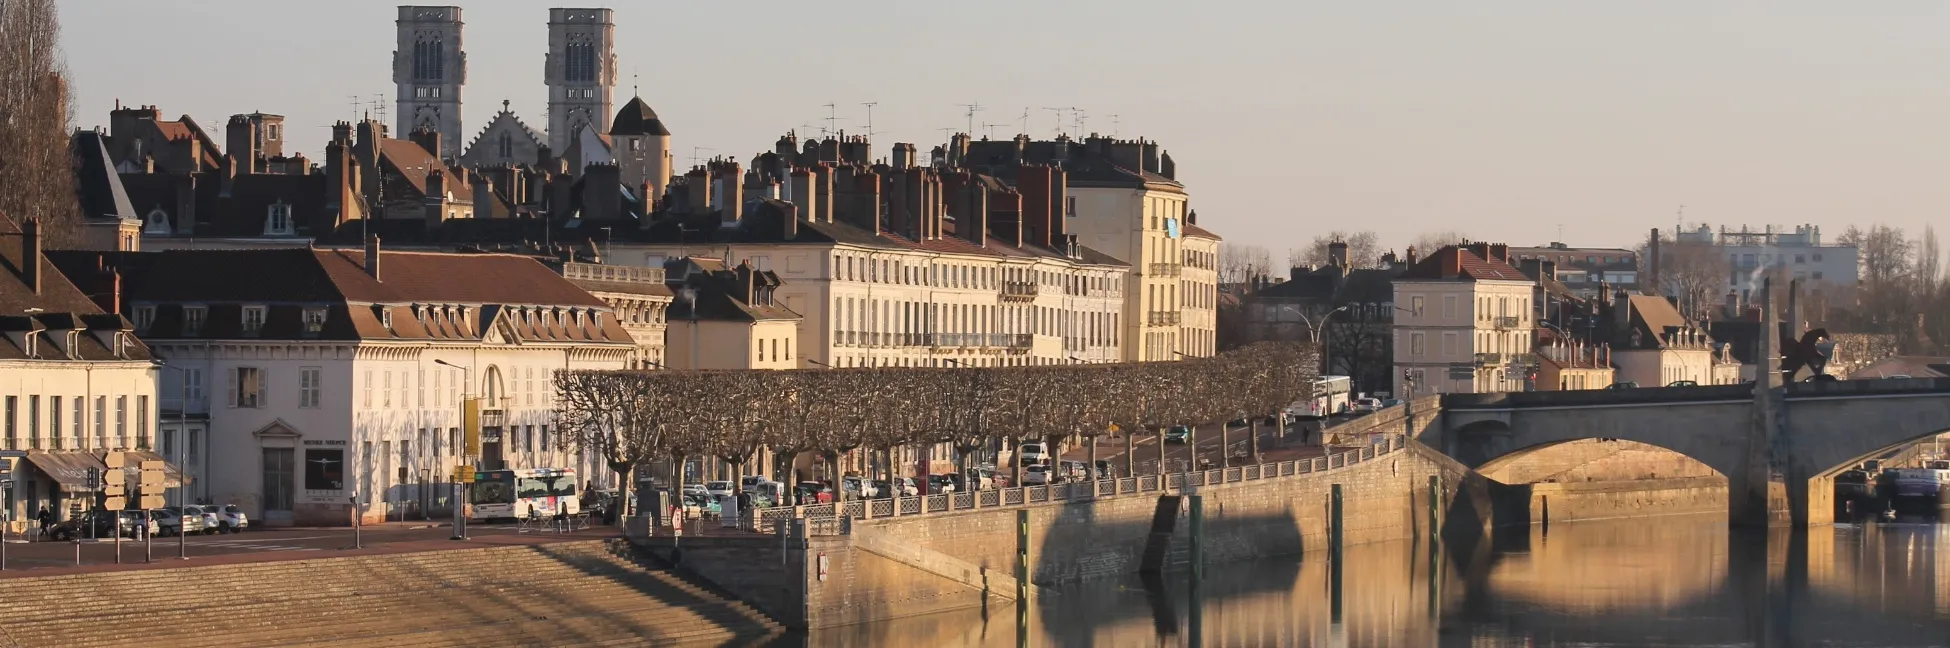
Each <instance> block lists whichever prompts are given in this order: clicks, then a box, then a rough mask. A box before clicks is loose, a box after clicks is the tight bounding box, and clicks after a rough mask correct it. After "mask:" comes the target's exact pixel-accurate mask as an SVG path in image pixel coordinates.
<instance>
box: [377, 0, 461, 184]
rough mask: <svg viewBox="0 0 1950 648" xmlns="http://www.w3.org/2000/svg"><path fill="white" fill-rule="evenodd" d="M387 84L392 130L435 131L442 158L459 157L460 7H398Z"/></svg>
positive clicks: (438, 153)
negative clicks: (393, 104)
mask: <svg viewBox="0 0 1950 648" xmlns="http://www.w3.org/2000/svg"><path fill="white" fill-rule="evenodd" d="M395 24H396V25H398V26H399V45H398V49H395V50H393V83H395V84H397V86H398V87H397V89H396V90H395V92H397V93H398V94H397V95H395V96H396V98H397V99H398V100H399V114H398V115H395V116H394V117H395V119H396V123H397V124H399V126H398V127H397V128H396V129H394V132H397V133H402V134H404V133H411V132H413V130H414V129H416V128H419V127H421V126H425V127H428V128H430V129H432V130H434V131H436V132H439V133H440V142H441V144H440V148H441V149H442V150H439V151H429V152H430V153H433V154H434V155H437V156H440V157H442V158H447V159H454V158H458V157H460V145H461V142H462V141H463V140H462V139H461V137H462V135H463V133H462V132H461V125H460V87H461V86H463V85H466V84H467V54H466V53H464V52H463V51H461V46H460V28H461V21H460V7H418V6H403V7H400V8H399V20H398V21H396V22H395Z"/></svg>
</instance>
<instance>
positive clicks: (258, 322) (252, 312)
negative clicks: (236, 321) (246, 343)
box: [244, 306, 264, 335]
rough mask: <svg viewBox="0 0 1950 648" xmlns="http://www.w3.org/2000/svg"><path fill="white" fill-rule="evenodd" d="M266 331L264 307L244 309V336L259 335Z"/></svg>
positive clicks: (247, 307) (246, 307)
mask: <svg viewBox="0 0 1950 648" xmlns="http://www.w3.org/2000/svg"><path fill="white" fill-rule="evenodd" d="M263 330H264V307H263V306H245V307H244V335H257V334H258V333H260V332H263Z"/></svg>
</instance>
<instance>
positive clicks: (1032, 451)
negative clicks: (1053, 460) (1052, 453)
mask: <svg viewBox="0 0 1950 648" xmlns="http://www.w3.org/2000/svg"><path fill="white" fill-rule="evenodd" d="M1016 461H1017V462H1018V463H1021V464H1022V465H1025V466H1027V465H1030V464H1039V463H1043V462H1046V461H1049V450H1047V449H1045V448H1044V447H1043V444H1041V443H1025V444H1022V445H1021V446H1018V447H1017V448H1016Z"/></svg>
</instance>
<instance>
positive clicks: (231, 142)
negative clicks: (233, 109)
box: [224, 115, 260, 173]
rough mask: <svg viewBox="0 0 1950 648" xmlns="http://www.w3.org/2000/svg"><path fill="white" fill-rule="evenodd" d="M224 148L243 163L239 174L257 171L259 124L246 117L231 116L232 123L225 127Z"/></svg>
mask: <svg viewBox="0 0 1950 648" xmlns="http://www.w3.org/2000/svg"><path fill="white" fill-rule="evenodd" d="M224 148H225V150H228V151H230V154H231V155H233V156H236V157H237V159H238V160H239V161H241V162H242V163H243V167H242V168H241V169H239V170H238V172H239V173H252V172H255V171H257V165H258V162H257V160H258V158H259V157H260V156H259V155H258V150H257V124H254V123H252V122H251V120H250V118H249V117H246V116H244V115H231V116H230V123H228V124H225V125H224Z"/></svg>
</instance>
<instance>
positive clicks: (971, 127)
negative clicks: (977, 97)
mask: <svg viewBox="0 0 1950 648" xmlns="http://www.w3.org/2000/svg"><path fill="white" fill-rule="evenodd" d="M955 105H957V106H961V107H963V108H967V109H968V131H967V132H968V134H969V135H974V134H975V113H978V112H981V111H982V104H981V102H976V103H965V104H955Z"/></svg>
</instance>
